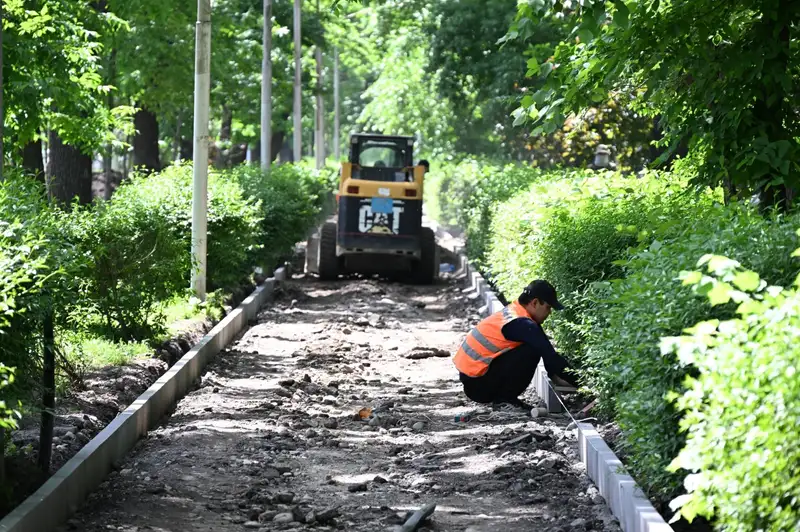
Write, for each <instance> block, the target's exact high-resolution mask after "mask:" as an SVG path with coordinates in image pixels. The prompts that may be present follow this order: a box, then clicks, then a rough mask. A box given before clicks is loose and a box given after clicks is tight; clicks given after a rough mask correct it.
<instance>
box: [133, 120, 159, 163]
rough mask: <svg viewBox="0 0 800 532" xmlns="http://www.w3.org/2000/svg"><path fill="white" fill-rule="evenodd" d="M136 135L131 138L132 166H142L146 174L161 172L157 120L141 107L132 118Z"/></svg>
mask: <svg viewBox="0 0 800 532" xmlns="http://www.w3.org/2000/svg"><path fill="white" fill-rule="evenodd" d="M133 125H134V127H135V128H136V134H135V136H134V137H133V165H134V166H142V167H144V168H145V171H146V172H147V173H150V172H158V171H159V170H161V161H160V158H159V153H158V119H157V118H156V115H155V114H154V113H152V112H151V111H149V110H148V109H147V108H146V107H144V106H142V108H141V109H139V110H138V111H137V112H136V114H135V115H134V116H133Z"/></svg>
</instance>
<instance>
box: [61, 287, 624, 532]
mask: <svg viewBox="0 0 800 532" xmlns="http://www.w3.org/2000/svg"><path fill="white" fill-rule="evenodd" d="M460 290H461V286H459V285H456V284H452V283H451V284H446V283H445V284H442V285H441V286H437V287H408V286H396V285H388V284H387V285H383V284H376V283H375V282H374V281H360V282H356V283H347V282H338V283H320V282H317V281H295V282H293V283H289V284H288V285H285V287H284V289H283V290H282V294H281V296H280V297H279V298H278V299H277V300H276V302H275V303H274V304H272V305H270V306H267V307H265V308H264V309H262V312H261V313H260V315H259V319H258V324H256V325H255V326H253V327H252V328H251V329H250V330H248V331H247V332H246V333H245V334H243V335H242V336H241V338H240V339H239V340H238V341H237V342H235V344H234V345H232V346H230V348H229V349H227V350H225V351H224V352H222V353H221V354H220V355H219V356H218V357H216V358H215V360H214V361H213V362H212V363H211V364H210V365H209V367H208V368H207V370H206V372H205V373H204V375H203V377H202V381H201V382H200V384H199V386H198V387H197V388H196V389H194V390H193V391H192V392H191V393H190V394H189V395H188V396H187V397H186V398H184V399H183V400H182V401H181V402H180V403H179V404H178V405H177V407H176V409H175V411H174V412H173V413H171V415H170V416H169V417H168V418H166V419H164V420H163V422H162V423H161V424H160V425H159V426H158V427H156V428H155V429H154V430H153V431H151V432H150V434H149V435H148V436H147V438H145V439H143V440H142V441H141V442H140V443H139V444H138V445H137V448H136V449H135V451H134V452H133V453H131V454H130V455H129V457H128V458H127V459H126V460H125V461H124V462H123V463H122V464H119V468H118V469H117V471H115V472H114V473H113V474H112V476H111V477H110V478H109V480H108V481H107V482H106V483H105V485H104V486H103V487H102V488H101V490H98V492H97V493H96V494H94V495H93V496H92V498H91V500H90V501H89V502H88V503H87V504H86V505H85V506H84V508H83V509H82V510H81V511H80V512H79V514H78V515H76V517H75V518H74V520H73V522H72V525H73V527H74V528H79V529H81V530H86V531H89V532H92V531H99V530H106V529H107V527H115V528H116V529H118V530H133V527H139V528H138V529H139V530H142V529H145V527H152V528H153V529H162V530H170V531H173V532H177V531H183V530H187V531H188V530H194V531H198V530H199V531H205V530H208V531H211V530H221V531H228V530H236V531H240V530H244V529H245V526H246V527H247V528H254V529H258V528H259V527H262V528H263V529H264V530H281V529H287V530H289V529H294V530H300V529H304V528H306V527H309V528H310V527H312V526H313V527H314V528H316V529H322V530H325V529H332V528H337V529H340V530H349V531H355V532H360V531H364V532H366V531H375V530H385V529H387V527H390V526H391V525H394V524H398V523H400V522H402V520H403V518H404V514H405V512H406V511H408V510H414V509H416V508H419V507H420V506H422V505H424V504H426V503H429V502H436V503H437V510H436V512H435V514H434V518H433V519H432V520H431V522H430V523H429V524H428V525H427V528H428V530H439V531H444V530H447V531H451V530H452V531H455V530H458V531H463V530H465V529H468V530H472V531H488V530H503V531H512V532H513V531H517V530H519V531H522V530H526V531H527V530H552V531H555V530H590V529H594V530H618V528H615V527H616V525H615V524H614V523H613V520H612V519H611V518H610V515H609V514H608V512H607V510H605V506H604V505H602V504H600V502H602V501H599V502H598V501H596V500H594V501H593V500H592V499H593V496H594V494H593V492H592V491H591V489H590V486H589V482H588V479H586V477H585V475H583V474H582V473H581V471H580V468H579V467H575V466H574V463H573V460H572V459H571V458H570V455H569V452H568V450H569V449H570V448H574V441H571V440H570V439H569V437H568V435H565V433H564V431H563V428H564V426H565V424H566V420H564V419H561V418H547V419H530V418H527V417H525V416H524V415H522V413H520V412H517V413H502V412H493V411H491V410H489V409H486V408H481V407H480V405H476V404H474V403H472V402H470V401H468V400H467V399H466V398H465V397H464V396H463V394H462V393H461V390H460V385H459V383H458V380H457V374H456V372H455V370H454V368H453V367H452V362H451V361H450V358H449V356H436V353H438V354H439V355H441V354H442V352H443V351H444V352H446V351H447V349H448V348H450V347H452V346H455V345H457V343H458V342H459V341H460V339H461V338H462V337H463V334H464V333H465V331H466V330H467V329H468V327H469V325H470V324H471V323H472V319H473V318H472V317H471V315H473V314H474V312H475V309H474V307H471V306H470V305H468V304H465V303H463V302H462V301H458V295H459V293H460ZM384 298H388V299H391V300H393V302H394V303H395V304H385V305H386V308H385V309H383V310H382V312H381V316H383V317H384V319H386V320H387V323H388V322H391V320H397V321H400V322H401V323H400V325H399V326H393V327H387V328H381V325H380V324H378V323H374V324H370V323H369V322H367V323H366V324H364V325H355V324H353V323H352V322H350V321H347V320H342V321H338V320H337V319H335V318H333V319H332V317H335V316H358V315H359V313H363V309H360V308H359V305H361V304H363V303H362V302H364V303H365V304H367V305H371V306H376V305H379V304H380V303H379V301H380V300H381V299H384ZM359 300H361V301H362V302H360V301H359ZM443 301H445V302H446V301H456V302H458V304H459V305H460V306H459V312H458V313H457V314H453V313H451V314H444V317H445V318H446V320H447V321H446V322H441V321H437V319H438V318H439V316H440V315H439V312H440V311H439V310H431V308H429V306H430V307H435V306H436V305H441V304H442V302H443ZM413 302H417V303H419V302H424V303H426V304H425V306H424V308H423V307H422V306H417V307H412V303H413ZM408 308H414V309H415V312H417V315H416V317H415V319H413V320H412V319H405V320H404V321H402V320H400V318H401V317H403V318H404V317H405V316H403V314H402V313H403V312H405V311H406V310H407V309H408ZM289 311H294V312H289ZM337 313H338V314H337ZM346 313H353V314H346ZM436 350H439V351H436ZM419 352H428V353H430V356H429V357H428V358H420V359H409V358H407V357H408V355H409V354H412V353H419ZM360 413H361V414H360ZM466 413H471V414H473V417H472V418H471V420H470V421H466V422H464V421H455V417H456V416H457V415H460V414H466ZM398 514H399V515H398ZM305 521H313V523H312V522H309V523H306V522H305Z"/></svg>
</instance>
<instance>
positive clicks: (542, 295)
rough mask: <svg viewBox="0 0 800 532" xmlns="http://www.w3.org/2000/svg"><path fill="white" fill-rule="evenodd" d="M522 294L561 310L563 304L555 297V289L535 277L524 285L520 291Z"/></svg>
mask: <svg viewBox="0 0 800 532" xmlns="http://www.w3.org/2000/svg"><path fill="white" fill-rule="evenodd" d="M522 293H523V294H525V295H526V296H528V297H529V298H530V299H531V300H533V299H538V300H539V301H543V302H544V303H547V304H549V305H550V306H551V307H553V309H555V310H563V309H564V305H562V304H561V302H560V301H559V300H558V297H556V289H555V288H554V287H553V285H551V284H550V283H548V282H547V281H545V280H543V279H537V280H536V281H533V282H532V283H531V284H529V285H528V286H526V287H525V290H523V291H522Z"/></svg>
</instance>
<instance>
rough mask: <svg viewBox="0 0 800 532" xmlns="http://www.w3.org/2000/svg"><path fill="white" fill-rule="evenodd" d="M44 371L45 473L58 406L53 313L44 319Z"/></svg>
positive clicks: (41, 443)
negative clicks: (54, 413) (55, 412)
mask: <svg viewBox="0 0 800 532" xmlns="http://www.w3.org/2000/svg"><path fill="white" fill-rule="evenodd" d="M43 336H44V357H43V358H44V371H43V375H42V385H43V388H44V391H43V393H42V428H41V431H40V433H39V469H41V470H42V471H43V472H44V473H48V472H49V470H50V457H51V454H52V450H53V424H54V417H53V411H54V409H55V406H56V355H55V348H54V345H55V340H54V327H53V312H52V310H50V311H49V312H48V313H47V316H45V318H44V327H43Z"/></svg>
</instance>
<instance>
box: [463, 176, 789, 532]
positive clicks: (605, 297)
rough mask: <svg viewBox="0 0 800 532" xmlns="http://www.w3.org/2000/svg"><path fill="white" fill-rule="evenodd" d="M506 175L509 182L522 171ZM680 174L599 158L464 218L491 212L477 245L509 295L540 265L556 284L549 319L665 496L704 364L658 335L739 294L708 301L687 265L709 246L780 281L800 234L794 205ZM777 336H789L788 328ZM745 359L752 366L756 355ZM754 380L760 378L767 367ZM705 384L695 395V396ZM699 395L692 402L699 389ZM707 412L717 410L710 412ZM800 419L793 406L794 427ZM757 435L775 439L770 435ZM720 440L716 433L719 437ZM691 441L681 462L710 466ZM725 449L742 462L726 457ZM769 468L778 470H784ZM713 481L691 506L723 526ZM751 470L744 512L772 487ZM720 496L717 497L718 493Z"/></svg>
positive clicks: (636, 466)
mask: <svg viewBox="0 0 800 532" xmlns="http://www.w3.org/2000/svg"><path fill="white" fill-rule="evenodd" d="M498 179H501V178H498ZM509 182H515V181H514V178H513V177H512V178H510V179H509ZM686 182H687V179H686V177H685V176H684V175H681V174H661V173H651V174H648V175H646V176H644V177H642V178H633V177H622V176H620V175H617V174H611V173H594V172H583V173H575V172H571V173H569V174H568V173H566V172H564V173H561V174H560V175H559V174H558V173H546V174H542V175H541V176H540V177H539V179H538V180H536V181H534V184H533V185H531V186H530V187H528V188H526V189H525V190H523V191H520V192H518V193H517V194H516V195H514V196H513V197H511V198H509V199H507V200H506V201H499V202H497V201H496V202H494V204H493V205H494V206H493V207H492V208H491V210H490V212H489V213H488V215H486V214H485V211H483V212H482V211H472V214H471V215H472V216H475V218H474V219H473V220H471V221H470V222H469V224H468V226H469V225H470V224H472V225H473V226H475V227H479V226H480V224H481V223H484V222H483V220H485V219H486V217H488V219H489V220H491V222H490V229H489V230H488V231H487V233H486V234H485V235H483V237H482V242H484V243H485V241H486V239H490V242H489V244H488V246H486V245H485V244H482V245H479V246H476V247H472V248H471V249H470V252H471V253H472V255H471V258H472V259H473V260H475V259H480V258H481V252H482V251H487V249H488V254H484V255H483V258H484V261H483V268H484V270H485V271H486V272H487V273H488V274H489V275H490V276H491V278H493V279H494V281H495V283H496V284H497V286H498V287H499V289H500V290H501V291H502V293H503V294H504V295H505V296H506V297H507V298H508V299H511V298H513V297H515V296H516V295H517V294H518V293H519V291H520V290H521V288H522V287H523V286H524V285H525V284H527V283H528V282H529V281H530V280H531V279H534V278H539V277H543V278H547V279H550V280H551V281H552V282H553V283H554V284H555V285H556V287H557V289H558V290H559V292H560V293H561V295H562V298H563V299H564V301H565V304H566V305H567V306H568V310H566V311H564V312H560V313H554V315H553V316H552V319H551V320H549V321H548V323H547V325H546V328H547V329H548V330H549V332H550V333H551V334H552V336H553V338H554V339H555V341H556V343H557V345H558V348H559V350H561V351H562V352H563V353H564V354H565V355H567V357H568V358H570V359H571V360H572V362H573V363H575V364H577V365H578V366H580V367H581V368H582V370H581V371H582V374H583V376H584V378H585V382H586V384H587V387H588V389H589V390H590V391H591V392H593V393H594V394H597V396H598V397H599V399H600V401H599V408H598V409H597V410H595V412H596V413H597V414H599V415H604V416H611V417H612V418H613V419H614V420H615V421H616V422H617V423H618V424H619V426H620V427H621V429H622V436H621V439H620V440H619V441H618V442H617V447H616V449H617V452H618V453H619V454H620V455H621V456H623V458H624V460H625V463H626V465H627V466H628V467H629V469H630V470H631V472H632V474H633V475H634V477H635V478H636V479H637V480H638V482H639V483H640V484H641V485H642V486H643V487H644V488H645V490H646V492H647V493H648V495H650V496H651V497H652V498H653V500H654V501H655V502H656V503H657V504H658V505H665V504H666V503H667V502H668V501H669V500H670V499H672V498H673V497H676V496H678V495H679V494H681V493H683V489H684V488H683V486H682V483H683V481H684V479H685V478H686V471H683V470H677V469H676V468H675V467H672V468H670V467H669V466H670V464H671V463H672V461H673V460H674V459H675V457H676V456H678V454H679V453H680V452H681V449H684V447H685V445H686V443H687V440H686V434H685V433H684V432H682V430H681V426H682V425H681V423H682V422H681V420H682V419H685V420H684V421H683V427H684V429H688V427H690V426H692V423H691V422H689V421H686V420H688V419H696V416H697V415H696V414H695V413H694V412H693V411H692V413H691V414H690V415H689V416H687V417H686V418H684V417H683V411H679V410H678V409H676V407H675V404H673V402H672V401H671V400H670V399H671V398H672V397H673V396H674V394H682V393H683V392H684V391H685V389H686V388H685V385H686V384H685V383H686V382H687V379H691V378H692V377H697V375H698V371H702V370H703V368H702V367H700V368H698V367H697V366H695V365H694V364H691V363H681V362H680V361H679V360H678V358H677V357H676V356H675V355H674V354H671V353H669V352H662V350H661V339H662V338H664V337H672V336H675V335H679V334H681V332H682V331H683V330H684V329H685V328H686V327H690V326H692V325H693V324H695V323H696V322H698V321H700V320H705V319H729V318H731V317H733V316H734V314H735V310H736V309H735V306H734V305H731V304H728V305H718V306H712V305H710V304H708V303H707V302H706V301H705V300H704V299H703V298H699V297H698V296H697V295H696V294H695V293H693V291H692V290H691V289H690V288H689V287H687V286H683V285H682V283H681V282H680V279H681V272H683V271H684V270H687V269H692V268H693V267H694V265H695V264H696V262H697V260H698V259H699V258H700V257H701V256H703V255H704V254H706V253H715V254H721V255H726V256H730V257H733V258H735V259H736V260H738V261H740V262H741V263H742V264H743V265H745V266H746V267H748V268H753V269H755V270H756V271H759V272H761V273H762V274H763V276H764V277H765V279H767V280H768V281H769V282H770V283H773V284H775V285H779V286H786V285H787V284H789V283H791V282H792V281H793V280H794V278H795V276H796V275H797V271H798V262H797V260H796V259H792V258H790V253H791V251H792V250H793V249H794V248H795V247H796V245H797V237H796V235H795V228H796V227H797V226H798V225H800V215H797V214H792V215H786V216H777V215H775V216H772V215H770V216H764V215H762V214H760V213H758V212H756V211H755V210H754V209H753V208H752V207H750V206H748V205H744V204H732V205H727V206H726V205H723V204H722V203H721V196H720V195H719V193H718V192H717V191H714V192H712V191H700V192H698V191H692V190H688V189H687V188H686ZM470 202H472V204H476V203H480V201H478V199H477V198H476V199H472V200H468V201H466V202H465V203H466V204H469V203H470ZM485 203H486V202H485V201H484V204H485ZM481 246H482V247H483V250H481ZM476 248H477V249H476ZM783 339H784V341H788V340H787V337H786V336H784V337H783ZM740 340H741V338H740ZM742 341H743V340H742ZM731 356H732V355H731ZM762 360H763V359H762ZM744 367H745V368H746V369H751V370H754V367H753V366H752V365H749V366H744ZM706 370H710V368H706ZM716 371H721V370H720V369H719V368H717V370H716ZM735 371H740V370H735ZM741 371H743V370H741ZM763 371H768V370H762V372H763ZM689 382H693V381H691V380H690V381H689ZM792 382H793V381H792ZM702 383H704V384H705V386H708V388H702V384H699V385H696V386H699V387H700V389H702V391H703V392H704V393H705V395H703V396H702V397H703V400H704V401H705V403H704V404H705V405H706V406H707V405H708V404H712V403H713V401H718V403H713V404H715V405H716V407H717V410H715V412H717V413H719V408H721V405H722V404H723V402H722V399H719V398H716V399H713V400H712V399H710V397H711V396H712V393H711V392H713V387H711V386H712V384H711V383H712V381H711V379H705V380H703V381H702ZM758 386H759V387H764V388H766V385H765V384H764V383H763V382H761V381H759V384H758ZM787 386H789V385H788V384H787ZM750 391H752V393H753V394H756V395H757V394H763V393H765V392H759V391H757V390H755V389H754V390H750ZM699 393H700V392H698V391H695V395H690V396H689V397H691V398H693V399H697V397H698V394H699ZM686 401H687V402H686V403H684V405H683V406H684V409H685V410H689V403H691V399H687V400H686ZM766 404H768V405H770V408H773V407H774V406H775V405H774V403H770V402H766ZM692 407H693V408H695V409H697V408H698V407H697V403H696V402H695V403H693V406H692ZM760 414H763V412H759V415H760ZM743 415H744V414H743ZM692 416H694V417H692ZM705 419H706V422H707V423H710V418H709V417H706V418H705ZM794 422H795V419H794V418H792V417H791V416H789V417H788V418H787V421H786V427H788V426H790V425H789V424H790V423H794ZM723 426H725V425H724V424H722V423H720V424H719V425H713V426H712V425H709V426H708V427H709V428H708V429H707V432H704V437H705V438H706V439H705V440H704V444H708V441H710V440H709V438H710V437H711V435H712V433H713V436H715V437H717V438H720V437H719V433H718V432H716V433H714V432H713V431H714V430H720V427H723ZM689 430H691V429H689ZM782 431H783V429H780V430H779V431H778V432H777V433H776V434H777V435H776V436H775V438H774V441H776V442H778V445H779V446H778V447H772V451H773V452H776V453H777V452H780V445H785V438H784V437H783V432H782ZM763 441H772V440H770V438H769V437H767V436H764V438H763ZM715 444H717V445H719V444H720V441H719V439H718V440H716V441H715ZM745 448H748V449H749V447H745ZM687 449H688V447H687ZM693 452H694V454H693V455H692V456H693V458H692V461H685V462H681V463H684V464H685V463H691V464H697V463H701V462H702V463H704V464H705V465H706V467H707V468H712V466H711V464H712V462H713V460H712V458H714V456H715V455H714V454H713V453H711V454H704V453H705V452H706V450H705V448H704V447H702V446H701V445H696V446H695V447H694V450H693ZM743 455H744V453H743V452H742V453H741V454H740V455H739V458H740V459H742V456H743ZM698 457H700V458H698ZM704 460H707V461H704ZM723 463H725V464H728V465H727V466H726V467H731V468H733V467H734V466H733V461H732V460H731V461H729V462H723ZM788 463H789V462H787V464H788ZM786 467H789V466H788V465H787V466H786ZM734 469H735V468H734ZM739 469H740V470H741V469H742V468H739ZM714 470H715V473H714V474H715V475H716V476H714V477H713V479H714V481H719V480H720V479H722V478H723V477H724V475H734V476H735V475H743V474H744V473H732V472H730V471H723V468H722V467H720V468H719V469H718V470H717V468H714ZM776 471H777V470H776ZM770 474H772V475H773V478H779V477H776V476H775V475H777V474H778V473H776V472H775V473H770ZM690 478H691V477H690ZM708 478H711V477H708ZM724 478H726V479H730V478H733V477H730V476H728V477H724ZM735 478H741V477H735ZM784 480H785V479H783V478H781V481H784ZM712 482H713V481H712V480H709V481H708V482H707V484H706V486H705V488H704V490H705V491H703V493H702V494H699V495H697V497H701V498H704V499H702V501H703V502H702V503H699V502H697V501H699V500H701V499H699V498H695V499H692V500H693V501H695V502H693V503H692V504H691V505H689V506H688V508H689V510H687V512H688V513H691V512H696V511H699V509H700V508H702V509H703V511H704V512H705V515H707V516H709V518H711V519H713V518H715V517H719V519H720V523H721V525H720V526H722V523H725V522H726V521H725V519H726V518H725V517H724V515H723V514H724V512H726V511H731V512H734V511H735V504H732V503H731V502H730V501H736V500H738V499H736V497H733V496H731V495H730V493H728V495H724V494H723V492H724V490H725V488H724V485H718V484H717V485H715V487H713V488H712V487H710V483H712ZM755 482H756V481H755V480H753V483H754V484H753V485H752V486H751V487H750V488H748V489H750V490H751V491H749V492H748V494H749V496H750V497H751V498H754V502H753V503H751V504H750V505H749V506H742V508H741V510H736V511H739V514H738V515H743V513H744V512H746V511H750V510H753V508H755V507H758V506H759V505H760V503H758V502H755V498H757V497H761V495H760V493H761V492H760V491H759V489H763V493H764V494H765V496H766V497H770V496H771V495H772V493H771V489H772V488H771V487H770V485H765V486H762V487H761V488H759V487H757V486H756V485H755ZM787 482H788V481H787ZM715 490H716V491H715ZM712 492H713V493H712ZM737 493H738V492H737ZM742 493H743V494H742V495H741V496H742V497H743V498H744V497H745V495H744V492H742ZM723 495H724V496H723ZM712 497H715V498H716V499H714V500H713V502H710V501H712V499H711V498H712ZM724 497H728V499H729V501H728V503H726V504H730V507H729V508H728V509H727V510H726V509H723V508H722V507H721V506H718V505H717V504H718V501H719V500H720V499H722V498H724ZM774 500H778V501H780V502H781V504H782V505H783V506H781V505H779V506H780V507H781V508H783V510H781V511H783V512H784V514H786V515H794V514H791V512H790V511H789V510H786V507H787V505H788V506H791V504H794V508H796V507H797V505H796V503H788V502H786V501H785V500H783V499H780V498H776V499H774ZM704 505H705V506H704ZM762 506H763V505H762ZM765 507H766V506H763V507H761V508H760V509H759V510H753V511H754V512H756V513H758V512H762V513H761V514H759V515H760V517H759V519H762V521H754V520H752V519H753V515H755V514H753V515H750V517H748V519H751V520H750V521H749V523H751V524H752V523H756V522H757V523H762V524H763V523H764V522H768V520H769V519H771V517H769V516H767V515H766V514H763V511H764V508H765ZM709 508H711V510H709ZM793 511H794V510H793ZM786 512H790V513H786ZM764 520H767V521H764ZM731 522H733V521H732V520H729V521H727V523H731ZM787 522H788V521H787ZM758 528H761V529H766V528H762V527H761V525H759V526H758ZM741 529H742V530H745V529H746V527H745V528H741ZM750 529H753V528H750ZM772 529H774V530H777V529H778V528H772Z"/></svg>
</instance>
